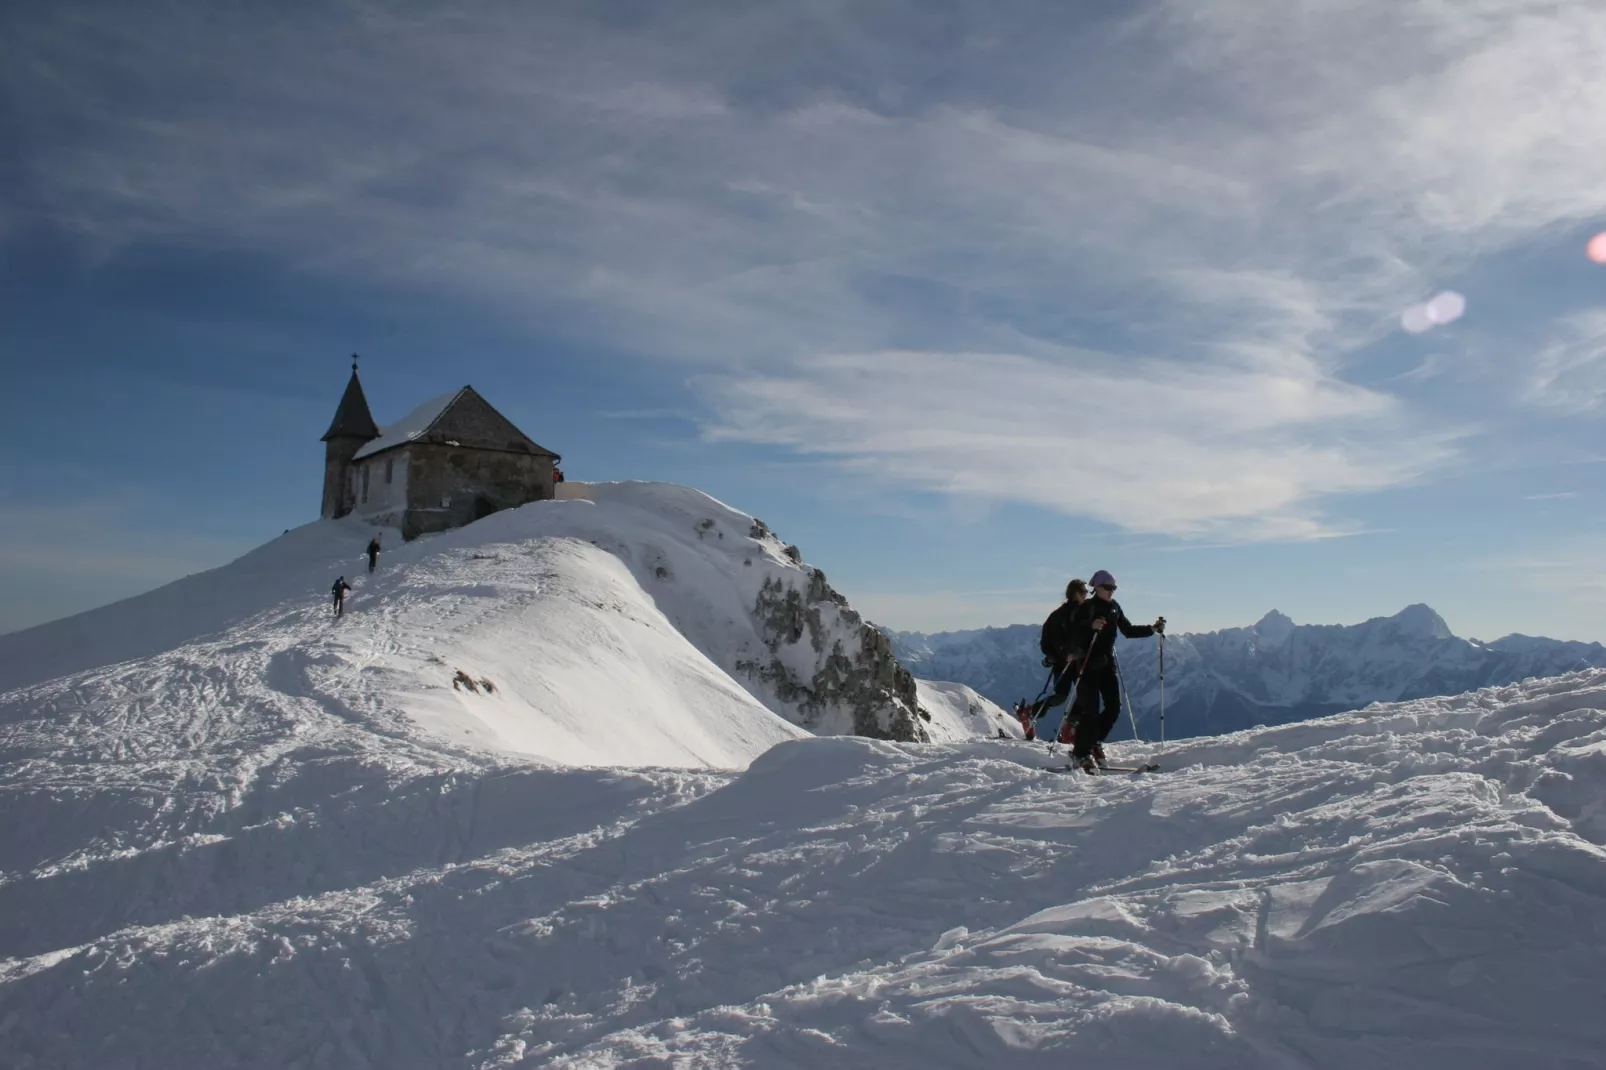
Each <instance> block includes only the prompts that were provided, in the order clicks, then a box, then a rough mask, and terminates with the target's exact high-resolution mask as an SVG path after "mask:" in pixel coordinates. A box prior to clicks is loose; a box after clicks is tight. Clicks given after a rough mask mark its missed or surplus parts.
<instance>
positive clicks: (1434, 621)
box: [1388, 602, 1455, 639]
mask: <svg viewBox="0 0 1606 1070" xmlns="http://www.w3.org/2000/svg"><path fill="white" fill-rule="evenodd" d="M1388 619H1389V620H1390V621H1392V622H1394V624H1395V625H1396V626H1397V627H1398V630H1399V634H1400V635H1402V636H1411V637H1414V638H1418V639H1454V638H1455V633H1453V632H1452V631H1450V626H1449V625H1448V624H1446V623H1445V622H1444V618H1443V617H1441V616H1439V615H1438V614H1437V613H1435V612H1434V611H1433V609H1432V608H1431V607H1429V606H1426V605H1423V604H1422V603H1421V602H1418V603H1416V604H1415V605H1409V606H1406V607H1405V608H1404V609H1402V610H1400V611H1399V612H1398V613H1396V614H1394V616H1392V617H1389V618H1388Z"/></svg>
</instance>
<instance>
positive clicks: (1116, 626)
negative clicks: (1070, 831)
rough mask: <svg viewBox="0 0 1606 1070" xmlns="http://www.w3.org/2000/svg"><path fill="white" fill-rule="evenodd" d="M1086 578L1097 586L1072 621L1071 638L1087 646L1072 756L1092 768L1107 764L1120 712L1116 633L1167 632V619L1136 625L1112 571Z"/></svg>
mask: <svg viewBox="0 0 1606 1070" xmlns="http://www.w3.org/2000/svg"><path fill="white" fill-rule="evenodd" d="M1088 582H1089V584H1090V585H1091V586H1092V588H1093V597H1092V598H1089V599H1088V600H1087V601H1086V602H1084V603H1083V604H1082V607H1081V608H1080V609H1079V610H1077V613H1076V617H1075V619H1074V620H1073V621H1072V622H1071V637H1072V640H1071V641H1072V643H1073V644H1074V645H1075V646H1076V647H1077V648H1078V649H1081V650H1085V651H1087V657H1086V662H1085V663H1084V665H1083V668H1082V678H1081V680H1080V681H1079V682H1078V684H1077V688H1076V699H1075V701H1073V702H1072V703H1071V712H1070V713H1069V714H1067V719H1071V720H1074V723H1075V726H1076V727H1075V732H1076V745H1075V747H1074V748H1073V749H1072V751H1071V760H1072V761H1073V762H1074V763H1076V764H1077V765H1079V766H1081V767H1082V768H1083V769H1084V770H1086V771H1087V772H1089V773H1091V772H1094V771H1096V770H1097V769H1098V768H1100V767H1102V766H1103V765H1104V764H1105V761H1104V738H1105V737H1106V736H1108V735H1109V734H1110V730H1111V729H1112V728H1114V727H1115V722H1116V721H1117V720H1119V719H1120V717H1121V682H1120V678H1119V677H1118V676H1117V675H1116V667H1115V633H1116V632H1117V631H1119V632H1120V633H1121V634H1122V635H1124V636H1126V637H1127V638H1128V639H1146V638H1148V637H1149V636H1151V635H1155V634H1159V633H1163V632H1164V631H1165V618H1164V617H1160V618H1158V619H1156V620H1155V622H1154V623H1153V624H1133V623H1132V622H1131V621H1129V620H1127V619H1126V614H1125V613H1124V612H1122V611H1121V603H1119V602H1117V601H1116V600H1115V577H1114V576H1112V575H1110V574H1109V573H1108V572H1106V571H1104V570H1103V569H1099V570H1098V571H1097V572H1095V573H1093V578H1092V579H1091V580H1090V581H1088ZM1101 700H1102V703H1101ZM1101 704H1102V706H1103V709H1102V710H1100V708H1099V707H1100V705H1101Z"/></svg>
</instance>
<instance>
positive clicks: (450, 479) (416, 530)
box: [402, 425, 553, 539]
mask: <svg viewBox="0 0 1606 1070" xmlns="http://www.w3.org/2000/svg"><path fill="white" fill-rule="evenodd" d="M509 426H511V425H509ZM431 437H434V436H431ZM408 453H410V454H411V457H412V463H411V465H410V467H409V469H408V478H407V515H406V518H405V520H404V521H403V523H402V536H403V537H404V538H408V539H412V538H416V537H418V536H419V535H423V534H425V533H428V532H432V531H448V530H450V529H452V528H460V527H462V526H463V525H464V524H471V523H473V522H474V521H475V520H478V519H479V518H481V517H483V516H488V515H489V514H491V513H493V512H498V511H500V510H502V509H512V508H515V507H517V506H520V505H524V504H526V503H527V502H534V501H543V500H547V499H550V498H552V497H553V493H552V486H553V484H552V458H551V456H550V455H548V454H545V453H509V452H505V451H502V450H489V449H471V448H467V447H461V446H438V445H434V444H432V443H420V442H414V443H413V444H412V445H411V446H410V447H408Z"/></svg>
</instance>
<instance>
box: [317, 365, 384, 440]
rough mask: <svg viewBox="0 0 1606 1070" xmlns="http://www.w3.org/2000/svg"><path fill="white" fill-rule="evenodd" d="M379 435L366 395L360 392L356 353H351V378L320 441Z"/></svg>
mask: <svg viewBox="0 0 1606 1070" xmlns="http://www.w3.org/2000/svg"><path fill="white" fill-rule="evenodd" d="M378 437H379V427H378V425H377V424H375V423H374V416H373V413H371V412H369V411H368V397H367V395H365V394H364V393H363V392H362V380H360V379H358V378H357V354H355V353H353V354H352V355H351V378H350V379H349V380H348V381H347V382H346V392H345V393H344V394H342V395H340V407H339V408H337V409H335V418H334V420H333V422H331V423H330V424H329V430H327V431H325V432H324V433H323V438H322V439H321V440H320V441H322V442H328V441H329V440H331V439H336V438H358V439H361V440H362V441H364V442H367V441H368V440H369V439H375V438H378Z"/></svg>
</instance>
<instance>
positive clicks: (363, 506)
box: [323, 357, 563, 539]
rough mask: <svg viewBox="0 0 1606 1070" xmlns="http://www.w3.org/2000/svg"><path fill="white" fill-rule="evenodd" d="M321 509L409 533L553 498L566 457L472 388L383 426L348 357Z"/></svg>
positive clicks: (327, 446)
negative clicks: (557, 472)
mask: <svg viewBox="0 0 1606 1070" xmlns="http://www.w3.org/2000/svg"><path fill="white" fill-rule="evenodd" d="M323 443H324V468H323V516H324V517H325V518H326V519H333V518H336V517H342V516H348V515H351V514H355V515H357V516H360V517H361V518H362V519H364V520H366V521H368V522H370V523H373V524H378V525H384V526H386V527H398V528H400V529H401V532H402V537H403V538H404V539H414V538H417V537H418V536H420V535H424V534H427V533H429V532H432V531H449V530H451V529H452V528H460V527H462V526H463V525H464V524H469V523H472V522H474V521H475V520H478V519H480V518H481V517H485V516H489V515H491V514H492V513H494V512H497V511H498V510H502V509H512V508H513V507H515V506H519V505H524V504H525V503H527V502H535V501H542V500H544V499H550V498H552V497H554V496H555V493H554V480H553V477H554V471H553V469H554V468H555V467H556V466H557V464H558V463H559V462H560V461H562V459H563V458H562V457H560V456H559V455H558V454H556V453H553V452H552V451H551V450H549V449H545V448H543V447H541V446H538V445H537V444H536V443H535V442H534V441H533V440H532V439H531V438H530V437H529V436H528V435H526V434H525V433H524V432H523V431H520V430H519V429H518V428H517V427H514V426H513V424H512V422H511V421H509V420H508V419H507V417H505V416H503V415H502V414H501V413H499V412H497V411H496V410H495V409H493V408H492V407H491V404H490V402H488V401H486V400H485V399H484V398H482V397H480V395H479V394H478V392H476V391H475V389H474V388H473V387H472V386H465V387H462V388H460V389H458V390H454V391H452V392H451V393H449V394H442V395H441V396H440V397H438V398H434V399H433V400H430V401H426V402H425V403H424V404H422V405H420V406H419V407H418V408H416V409H414V410H413V411H412V412H411V413H409V414H408V415H407V416H405V417H403V418H402V419H400V420H398V421H397V422H396V423H393V424H391V425H389V426H388V427H385V428H384V429H381V428H380V427H379V426H378V425H377V424H375V423H374V418H373V415H372V414H371V413H370V412H369V411H368V398H367V397H366V396H365V395H364V394H363V390H362V381H361V380H360V379H358V378H357V360H356V358H355V357H353V358H352V362H351V379H350V381H349V382H347V383H346V392H345V393H344V394H343V395H341V398H340V406H339V407H338V408H337V409H335V418H334V421H333V422H332V423H330V425H329V430H328V431H326V432H324V436H323Z"/></svg>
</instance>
